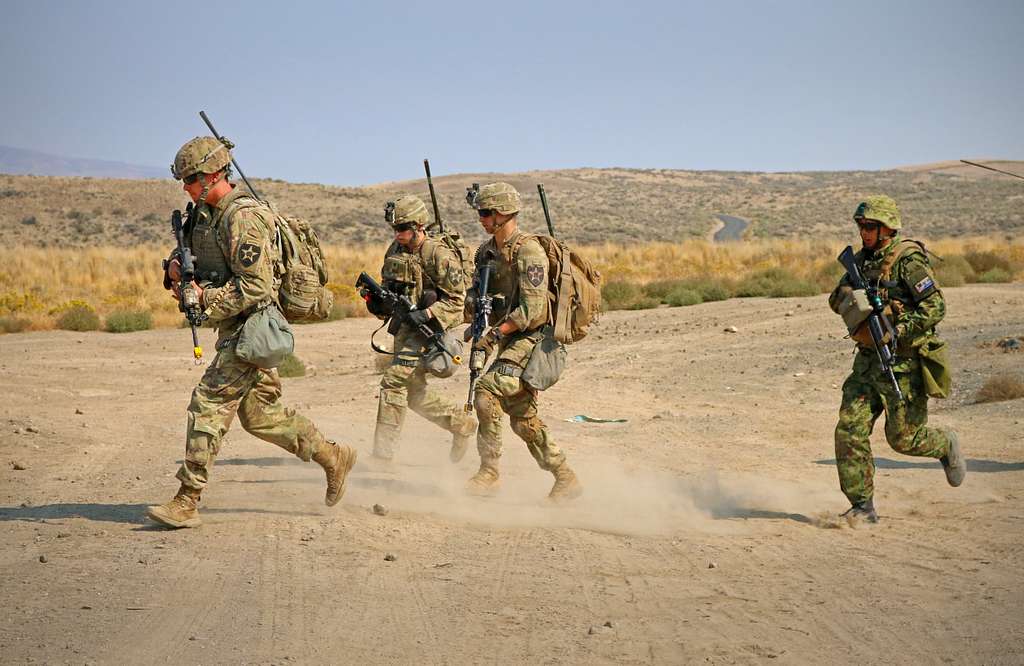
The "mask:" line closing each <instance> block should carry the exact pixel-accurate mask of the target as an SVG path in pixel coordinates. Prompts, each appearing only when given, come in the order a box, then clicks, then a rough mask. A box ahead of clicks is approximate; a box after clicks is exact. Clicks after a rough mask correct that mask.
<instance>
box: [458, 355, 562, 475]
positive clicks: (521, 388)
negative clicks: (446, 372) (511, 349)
mask: <svg viewBox="0 0 1024 666" xmlns="http://www.w3.org/2000/svg"><path fill="white" fill-rule="evenodd" d="M473 403H474V406H475V407H476V417H477V419H478V420H479V421H480V427H479V430H477V435H476V449H477V451H478V452H479V453H480V459H481V460H490V461H492V462H493V463H494V464H495V465H497V461H498V458H500V457H501V424H502V415H503V414H508V415H509V417H510V418H511V420H512V431H513V432H514V433H515V434H516V435H518V436H519V438H520V439H522V440H523V441H524V442H526V446H527V448H528V449H529V450H530V455H532V456H533V459H534V460H536V461H537V464H538V465H540V468H541V469H544V470H548V471H553V470H554V469H556V468H557V467H559V466H560V465H561V464H562V463H563V462H565V454H564V453H562V450H561V449H559V448H558V446H557V445H556V444H555V443H554V442H553V441H552V440H551V435H550V433H548V428H547V426H546V425H544V422H543V421H541V420H540V418H539V417H538V416H537V391H535V390H534V389H532V388H530V387H529V386H526V385H525V384H523V383H522V382H521V381H520V380H519V378H518V377H511V376H509V375H504V374H501V373H499V372H497V371H496V370H494V369H493V368H492V369H491V370H490V371H488V372H487V373H485V374H484V375H483V376H481V377H480V381H479V382H477V385H476V394H475V395H474V399H473Z"/></svg>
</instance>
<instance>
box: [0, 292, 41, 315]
mask: <svg viewBox="0 0 1024 666" xmlns="http://www.w3.org/2000/svg"><path fill="white" fill-rule="evenodd" d="M45 307H46V306H45V305H44V304H43V301H42V299H41V298H39V296H38V295H36V294H35V293H34V292H31V291H8V292H5V293H3V294H0V312H8V313H12V314H13V313H15V312H28V311H30V310H42V309H44V308H45Z"/></svg>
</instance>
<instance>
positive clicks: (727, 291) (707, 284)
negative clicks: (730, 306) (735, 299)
mask: <svg viewBox="0 0 1024 666" xmlns="http://www.w3.org/2000/svg"><path fill="white" fill-rule="evenodd" d="M681 286H683V287H685V288H687V289H691V290H693V291H695V292H697V293H698V294H700V300H701V301H702V302H704V303H711V302H712V301H724V300H726V299H727V298H732V289H731V288H730V287H729V285H728V284H727V283H726V282H725V281H724V280H717V279H712V278H706V279H697V280H686V281H684V282H683V283H682V285H681Z"/></svg>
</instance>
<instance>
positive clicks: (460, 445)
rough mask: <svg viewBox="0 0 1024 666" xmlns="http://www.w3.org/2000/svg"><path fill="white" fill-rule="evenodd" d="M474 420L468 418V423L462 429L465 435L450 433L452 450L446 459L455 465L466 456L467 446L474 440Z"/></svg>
mask: <svg viewBox="0 0 1024 666" xmlns="http://www.w3.org/2000/svg"><path fill="white" fill-rule="evenodd" d="M476 425H477V424H476V419H474V418H473V417H469V421H468V423H467V424H466V425H465V426H464V427H463V428H462V430H463V432H465V433H466V434H459V433H457V432H454V433H452V448H451V450H450V451H449V452H448V459H449V460H451V461H452V462H453V463H457V462H459V461H460V460H462V459H463V458H464V457H465V456H466V451H468V450H469V444H470V442H472V441H473V440H474V439H476Z"/></svg>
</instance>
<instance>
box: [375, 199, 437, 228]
mask: <svg viewBox="0 0 1024 666" xmlns="http://www.w3.org/2000/svg"><path fill="white" fill-rule="evenodd" d="M429 220H430V217H429V214H428V213H427V205H426V204H425V203H423V200H422V199H420V198H419V197H418V196H415V195H413V194H407V195H405V196H402V197H399V198H398V199H396V200H395V201H389V202H387V203H386V204H385V205H384V221H385V222H387V223H388V224H390V225H391V226H392V227H396V226H398V225H399V224H408V223H410V222H415V223H416V224H419V225H420V226H426V224H427V222H428V221H429Z"/></svg>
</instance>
